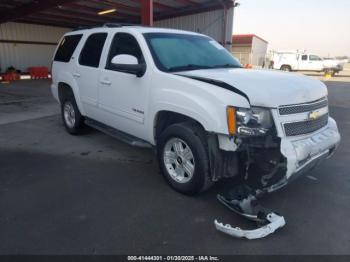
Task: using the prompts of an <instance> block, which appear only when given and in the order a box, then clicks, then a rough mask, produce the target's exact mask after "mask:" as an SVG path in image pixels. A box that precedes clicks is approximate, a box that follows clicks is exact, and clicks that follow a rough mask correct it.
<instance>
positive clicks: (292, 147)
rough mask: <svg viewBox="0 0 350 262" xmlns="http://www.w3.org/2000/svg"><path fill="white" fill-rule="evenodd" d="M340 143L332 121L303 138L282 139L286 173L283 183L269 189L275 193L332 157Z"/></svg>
mask: <svg viewBox="0 0 350 262" xmlns="http://www.w3.org/2000/svg"><path fill="white" fill-rule="evenodd" d="M339 143H340V134H339V131H338V127H337V124H336V122H335V121H334V119H332V118H329V123H328V126H327V127H326V128H324V129H322V130H321V131H319V132H317V133H315V134H312V135H309V136H306V137H303V138H282V141H281V153H282V154H283V156H285V157H286V159H287V173H286V176H285V179H284V181H281V182H280V183H279V184H278V185H275V186H273V187H272V188H270V190H269V191H275V190H277V189H279V188H281V187H283V186H284V185H286V184H287V183H288V182H289V181H291V180H294V179H295V178H297V177H299V176H300V175H302V174H304V173H306V172H307V171H309V170H311V169H312V168H314V167H315V166H317V165H318V164H319V163H320V162H322V160H324V159H326V158H329V157H330V156H332V154H333V153H334V151H335V150H336V148H337V147H338V145H339Z"/></svg>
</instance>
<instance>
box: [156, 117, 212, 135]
mask: <svg viewBox="0 0 350 262" xmlns="http://www.w3.org/2000/svg"><path fill="white" fill-rule="evenodd" d="M183 122H195V123H197V124H198V125H199V126H200V127H201V128H203V130H205V129H204V127H203V126H202V125H201V124H200V123H199V122H198V121H197V120H195V119H193V118H191V117H189V116H186V115H182V114H179V113H175V112H171V111H161V112H159V113H158V114H157V118H156V121H155V126H154V129H155V133H154V134H155V137H154V138H155V140H156V141H157V138H158V137H159V136H160V135H161V134H162V132H163V131H164V130H165V129H166V128H167V127H168V126H171V125H173V124H176V123H183Z"/></svg>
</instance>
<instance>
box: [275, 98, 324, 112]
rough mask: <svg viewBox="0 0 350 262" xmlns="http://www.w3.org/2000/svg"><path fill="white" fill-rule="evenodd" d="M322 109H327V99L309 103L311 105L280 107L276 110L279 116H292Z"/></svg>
mask: <svg viewBox="0 0 350 262" xmlns="http://www.w3.org/2000/svg"><path fill="white" fill-rule="evenodd" d="M324 107H328V100H327V98H322V99H321V100H318V101H315V102H311V103H306V104H300V105H288V106H280V107H279V109H278V110H279V113H280V115H292V114H299V113H306V112H310V111H314V110H318V109H321V108H324Z"/></svg>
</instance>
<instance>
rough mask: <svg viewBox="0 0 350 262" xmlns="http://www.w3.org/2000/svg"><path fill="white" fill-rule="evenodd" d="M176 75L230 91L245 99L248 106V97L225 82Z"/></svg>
mask: <svg viewBox="0 0 350 262" xmlns="http://www.w3.org/2000/svg"><path fill="white" fill-rule="evenodd" d="M176 75H178V76H183V77H187V78H191V79H194V80H198V81H201V82H204V83H208V84H212V85H215V86H219V87H222V88H224V89H226V90H229V91H232V92H234V93H236V94H238V95H241V96H243V97H244V98H245V99H247V100H248V102H249V104H250V100H249V97H248V96H247V95H246V94H245V93H244V92H242V91H241V90H239V89H238V88H236V87H234V86H231V85H229V84H227V83H225V82H222V81H219V80H214V79H209V78H204V77H198V76H189V75H181V74H176Z"/></svg>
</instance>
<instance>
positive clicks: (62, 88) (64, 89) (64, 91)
mask: <svg viewBox="0 0 350 262" xmlns="http://www.w3.org/2000/svg"><path fill="white" fill-rule="evenodd" d="M72 94H73V90H72V88H71V87H70V86H69V85H68V84H66V83H59V84H58V98H59V100H60V102H61V103H62V102H63V101H64V99H65V98H66V97H68V96H71V95H72Z"/></svg>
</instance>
